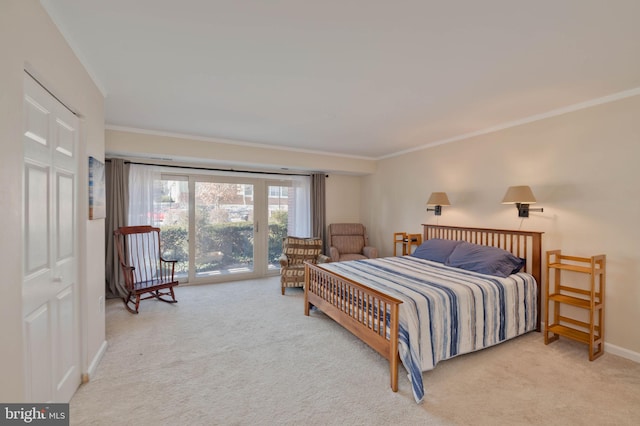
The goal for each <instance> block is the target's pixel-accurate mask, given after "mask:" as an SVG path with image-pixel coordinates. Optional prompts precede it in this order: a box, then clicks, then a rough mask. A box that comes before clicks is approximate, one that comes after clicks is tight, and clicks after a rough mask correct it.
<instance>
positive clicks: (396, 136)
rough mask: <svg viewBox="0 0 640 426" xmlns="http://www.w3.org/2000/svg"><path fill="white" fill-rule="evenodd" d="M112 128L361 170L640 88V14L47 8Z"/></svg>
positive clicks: (605, 6) (633, 2)
mask: <svg viewBox="0 0 640 426" xmlns="http://www.w3.org/2000/svg"><path fill="white" fill-rule="evenodd" d="M41 3H42V4H43V5H44V7H45V9H46V10H47V11H48V13H49V15H50V16H51V17H52V19H53V21H54V22H55V23H56V25H57V26H58V27H59V28H60V31H61V32H62V33H63V35H64V36H65V37H66V39H67V40H68V42H69V44H70V45H71V47H72V48H73V49H74V51H75V52H76V54H77V55H78V57H79V58H80V60H81V61H82V62H83V64H84V65H85V67H86V68H87V69H88V71H89V72H90V74H91V75H92V77H93V78H94V80H95V82H96V84H97V85H98V86H99V87H100V88H101V90H102V91H103V93H104V94H105V96H106V99H105V106H106V124H107V126H114V127H116V128H134V129H143V130H148V131H156V132H166V133H174V134H180V135H191V136H197V137H199V138H211V139H212V140H214V139H224V140H230V141H238V142H241V143H247V142H249V143H255V144H264V145H267V146H280V147H288V148H295V149H302V150H310V151H321V152H330V153H336V154H341V155H347V156H356V157H362V158H374V159H375V158H385V157H388V156H392V155H397V154H398V153H402V152H407V151H411V150H415V149H418V148H421V147H426V146H430V145H435V144H440V143H445V142H448V141H453V140H457V139H460V138H463V137H466V136H469V135H473V134H480V133H483V132H486V131H489V130H491V129H496V128H501V127H508V126H510V125H513V124H515V123H518V122H523V121H527V120H530V119H533V118H535V117H537V116H540V115H545V114H546V115H548V114H549V113H550V112H551V113H553V111H556V110H562V109H566V108H570V107H571V106H575V105H576V104H581V103H584V102H588V101H592V100H594V99H598V98H602V97H605V96H609V95H614V97H615V96H617V95H616V94H620V93H621V92H627V91H630V90H636V89H637V88H638V87H640V54H639V52H640V25H638V16H640V1H638V0H608V1H604V0H537V1H525V0H522V1H520V0H483V1H477V0H448V1H444V0H442V1H435V0H411V1H409V0H398V1H388V0H322V1H315V0H271V1H263V0H244V1H239V0H173V1H169V0H41Z"/></svg>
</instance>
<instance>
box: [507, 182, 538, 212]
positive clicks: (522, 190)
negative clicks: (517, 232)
mask: <svg viewBox="0 0 640 426" xmlns="http://www.w3.org/2000/svg"><path fill="white" fill-rule="evenodd" d="M535 202H536V197H534V196H533V192H531V188H529V187H528V186H526V185H524V186H510V187H509V189H507V193H506V194H504V198H503V199H502V204H515V205H516V208H517V209H518V217H529V212H530V211H532V212H541V211H543V210H542V208H538V209H532V208H529V204H533V203H535Z"/></svg>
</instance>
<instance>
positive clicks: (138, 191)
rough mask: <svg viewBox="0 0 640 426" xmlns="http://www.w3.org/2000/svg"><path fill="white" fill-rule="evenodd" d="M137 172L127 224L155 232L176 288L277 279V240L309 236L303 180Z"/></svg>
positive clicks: (279, 245) (145, 168)
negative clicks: (173, 272)
mask: <svg viewBox="0 0 640 426" xmlns="http://www.w3.org/2000/svg"><path fill="white" fill-rule="evenodd" d="M138 167H139V168H140V169H139V170H137V171H136V170H134V167H133V165H132V167H131V173H130V206H133V207H132V208H130V212H129V213H130V219H129V220H130V224H132V225H133V224H149V223H150V224H153V225H154V226H158V227H160V229H161V230H162V232H161V236H162V250H163V256H164V257H165V258H166V259H171V260H177V261H178V263H177V264H176V273H177V274H178V276H179V278H180V280H181V281H183V282H205V281H218V280H219V281H222V280H227V279H228V278H230V276H231V275H233V276H241V277H245V276H246V277H247V278H250V277H256V276H264V275H268V274H276V273H278V270H279V268H280V265H279V262H278V258H279V257H280V255H281V253H282V238H283V237H285V236H286V235H296V236H309V234H310V228H311V227H310V210H309V206H310V201H309V200H310V195H309V191H310V180H311V179H310V178H309V177H308V176H291V177H288V176H287V177H285V178H282V177H280V176H278V177H277V179H273V177H269V178H256V177H255V176H250V175H248V174H247V175H245V174H234V175H231V174H224V175H218V174H213V173H212V174H202V173H198V174H194V173H188V169H185V173H184V174H181V173H175V170H174V169H172V170H171V171H170V173H162V172H163V171H166V170H162V169H161V168H156V169H155V170H154V169H153V167H150V166H136V168H138ZM145 188H146V189H145ZM132 220H134V222H132ZM263 223H264V225H265V226H263V225H262V224H263Z"/></svg>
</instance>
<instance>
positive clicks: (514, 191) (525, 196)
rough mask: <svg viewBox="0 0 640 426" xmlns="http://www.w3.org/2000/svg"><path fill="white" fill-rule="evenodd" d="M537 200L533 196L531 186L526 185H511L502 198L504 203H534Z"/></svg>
mask: <svg viewBox="0 0 640 426" xmlns="http://www.w3.org/2000/svg"><path fill="white" fill-rule="evenodd" d="M535 202H536V197H534V196H533V192H531V188H529V187H528V186H526V185H523V186H510V187H509V189H507V193H506V194H504V198H503V199H502V204H533V203H535Z"/></svg>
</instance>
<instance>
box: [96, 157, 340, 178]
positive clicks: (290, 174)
mask: <svg viewBox="0 0 640 426" xmlns="http://www.w3.org/2000/svg"><path fill="white" fill-rule="evenodd" d="M104 161H107V162H110V161H111V158H107V159H105V160H104ZM124 163H125V164H137V165H141V166H158V167H171V168H175V169H191V170H207V171H212V172H232V173H254V174H262V175H282V176H311V175H312V174H313V173H280V172H264V171H257V170H234V169H218V168H215V167H196V166H178V165H175V164H156V163H140V162H136V161H128V160H125V162H124ZM325 177H329V175H325Z"/></svg>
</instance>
